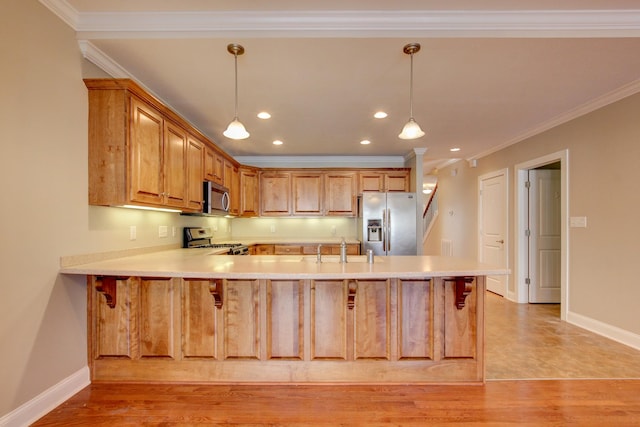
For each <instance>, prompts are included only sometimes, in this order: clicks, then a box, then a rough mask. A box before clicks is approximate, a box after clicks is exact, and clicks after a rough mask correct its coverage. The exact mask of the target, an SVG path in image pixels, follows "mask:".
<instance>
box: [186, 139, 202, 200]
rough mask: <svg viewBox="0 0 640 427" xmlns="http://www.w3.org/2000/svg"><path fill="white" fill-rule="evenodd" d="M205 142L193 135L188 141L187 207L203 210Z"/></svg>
mask: <svg viewBox="0 0 640 427" xmlns="http://www.w3.org/2000/svg"><path fill="white" fill-rule="evenodd" d="M203 161H204V144H203V143H202V142H200V141H198V140H197V139H194V138H193V137H189V140H188V141H187V208H188V209H191V210H194V211H197V212H198V211H202V170H203Z"/></svg>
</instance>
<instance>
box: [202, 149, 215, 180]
mask: <svg viewBox="0 0 640 427" xmlns="http://www.w3.org/2000/svg"><path fill="white" fill-rule="evenodd" d="M215 162H216V153H215V151H213V149H211V148H210V147H207V148H206V149H205V152H204V181H214V180H215V176H216V172H215Z"/></svg>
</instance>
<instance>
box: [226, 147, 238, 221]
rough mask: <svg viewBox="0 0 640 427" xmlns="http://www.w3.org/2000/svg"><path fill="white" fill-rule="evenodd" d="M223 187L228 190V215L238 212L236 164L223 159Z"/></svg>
mask: <svg viewBox="0 0 640 427" xmlns="http://www.w3.org/2000/svg"><path fill="white" fill-rule="evenodd" d="M223 185H224V186H225V187H227V188H228V189H229V213H230V214H231V215H238V214H239V212H240V172H239V168H238V166H237V165H236V164H234V163H232V162H230V161H229V160H227V159H225V161H224V180H223Z"/></svg>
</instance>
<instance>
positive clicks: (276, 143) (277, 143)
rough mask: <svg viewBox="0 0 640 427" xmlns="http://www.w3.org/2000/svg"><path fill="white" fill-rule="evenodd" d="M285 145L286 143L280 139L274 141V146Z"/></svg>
mask: <svg viewBox="0 0 640 427" xmlns="http://www.w3.org/2000/svg"><path fill="white" fill-rule="evenodd" d="M282 144H284V142H282V141H280V140H279V139H276V140H275V141H273V145H282Z"/></svg>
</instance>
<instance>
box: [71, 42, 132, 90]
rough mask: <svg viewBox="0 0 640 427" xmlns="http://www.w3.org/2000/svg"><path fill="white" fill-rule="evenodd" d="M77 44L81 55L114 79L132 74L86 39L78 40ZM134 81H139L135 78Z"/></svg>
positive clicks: (124, 77) (129, 77) (129, 76)
mask: <svg viewBox="0 0 640 427" xmlns="http://www.w3.org/2000/svg"><path fill="white" fill-rule="evenodd" d="M78 46H79V47H80V52H82V56H83V57H84V58H85V59H87V60H89V61H91V62H93V63H94V64H96V65H97V66H98V67H100V68H101V69H102V70H103V71H104V72H105V73H107V74H109V75H110V76H111V77H113V78H115V79H131V78H133V76H132V75H131V73H129V72H128V71H127V70H125V69H124V68H122V67H121V66H120V64H118V63H117V62H116V61H114V60H113V59H112V58H111V57H110V56H108V55H107V54H106V53H104V52H103V51H101V50H100V49H98V48H97V47H96V46H95V45H94V44H93V43H91V42H90V41H88V40H78ZM136 81H139V80H137V79H136Z"/></svg>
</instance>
